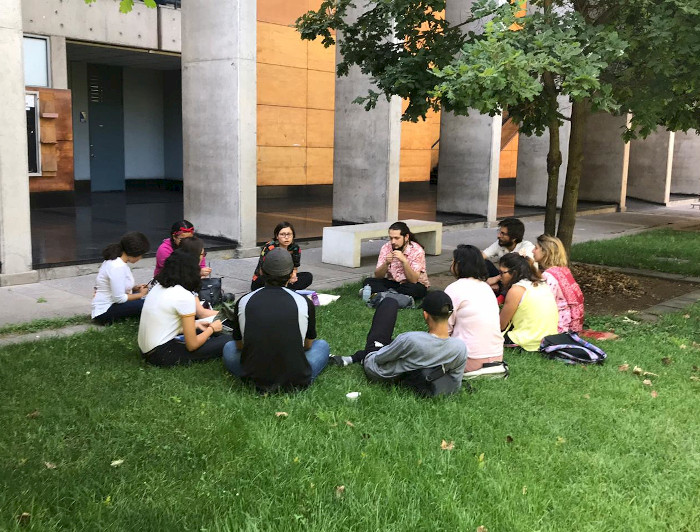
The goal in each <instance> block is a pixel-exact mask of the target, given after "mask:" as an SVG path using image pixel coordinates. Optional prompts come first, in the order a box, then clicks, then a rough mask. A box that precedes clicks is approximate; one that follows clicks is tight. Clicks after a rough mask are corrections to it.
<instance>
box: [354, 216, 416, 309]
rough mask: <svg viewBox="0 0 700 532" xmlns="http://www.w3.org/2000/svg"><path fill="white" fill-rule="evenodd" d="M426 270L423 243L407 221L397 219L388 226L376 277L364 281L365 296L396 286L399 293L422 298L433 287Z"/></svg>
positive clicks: (375, 273) (366, 297)
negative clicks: (417, 238) (386, 238)
mask: <svg viewBox="0 0 700 532" xmlns="http://www.w3.org/2000/svg"><path fill="white" fill-rule="evenodd" d="M425 270H426V268H425V250H424V249H423V246H421V245H420V244H419V243H418V242H417V241H416V239H415V236H414V235H413V233H411V230H410V229H409V228H408V226H407V225H406V224H405V223H404V222H395V223H393V224H391V225H390V226H389V242H387V243H386V244H384V245H383V246H382V249H381V250H380V251H379V259H378V260H377V268H376V269H375V270H374V277H368V278H367V279H365V280H364V281H363V282H362V284H363V286H364V287H365V288H364V289H363V290H364V291H363V292H362V294H363V298H364V299H365V300H367V299H368V298H369V295H370V294H372V293H379V292H386V291H387V290H389V289H391V288H393V289H394V290H396V291H397V292H398V293H399V294H405V295H407V296H411V297H414V298H416V299H420V298H422V297H424V296H425V294H426V292H427V291H428V287H429V286H430V281H429V280H428V274H427V273H426V271H425ZM367 287H369V288H367Z"/></svg>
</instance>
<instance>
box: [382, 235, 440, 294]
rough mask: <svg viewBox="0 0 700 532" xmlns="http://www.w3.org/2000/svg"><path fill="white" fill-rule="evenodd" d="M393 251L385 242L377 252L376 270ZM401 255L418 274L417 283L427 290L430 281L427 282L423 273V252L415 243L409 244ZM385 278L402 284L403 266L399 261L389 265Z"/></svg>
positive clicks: (396, 260) (403, 277)
mask: <svg viewBox="0 0 700 532" xmlns="http://www.w3.org/2000/svg"><path fill="white" fill-rule="evenodd" d="M392 251H393V249H392V247H391V242H387V243H386V244H384V245H383V246H382V249H381V250H380V251H379V259H378V260H377V268H379V267H380V266H381V265H382V264H384V263H385V262H386V258H387V257H388V256H389V253H391V252H392ZM403 254H404V255H405V256H406V259H407V260H408V265H409V266H410V267H411V269H412V270H413V271H414V272H418V282H419V283H421V284H422V285H423V286H425V287H426V288H428V287H429V286H430V281H429V280H428V274H427V273H425V250H424V249H423V248H422V247H421V246H419V245H418V244H416V243H415V242H409V243H408V245H407V246H406V249H404V251H403ZM386 278H387V279H391V280H393V281H396V282H399V283H403V282H405V281H406V272H405V271H404V269H403V264H402V263H401V261H400V260H399V259H394V260H392V261H391V264H389V267H388V268H387V270H386Z"/></svg>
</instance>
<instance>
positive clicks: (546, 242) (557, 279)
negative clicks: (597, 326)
mask: <svg viewBox="0 0 700 532" xmlns="http://www.w3.org/2000/svg"><path fill="white" fill-rule="evenodd" d="M533 255H534V257H535V260H536V261H537V265H538V266H539V268H540V271H541V272H542V278H543V279H544V280H545V281H546V282H547V286H549V289H550V290H551V291H552V294H553V295H554V299H555V300H556V302H557V309H558V310H559V324H558V326H557V329H558V331H559V332H560V333H562V332H567V331H573V332H581V331H582V330H583V292H581V287H580V286H579V285H578V283H577V282H576V280H575V279H574V276H573V275H572V274H571V270H570V269H569V268H568V265H569V260H568V258H567V256H566V249H564V245H563V244H562V243H561V240H559V239H558V238H557V237H554V236H549V235H540V236H538V237H537V244H536V245H535V251H534V252H533Z"/></svg>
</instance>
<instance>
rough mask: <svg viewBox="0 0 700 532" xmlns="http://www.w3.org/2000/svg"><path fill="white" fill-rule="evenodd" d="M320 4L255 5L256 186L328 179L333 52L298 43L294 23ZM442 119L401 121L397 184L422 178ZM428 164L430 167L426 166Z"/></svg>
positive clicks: (269, 1) (283, 1) (305, 0)
mask: <svg viewBox="0 0 700 532" xmlns="http://www.w3.org/2000/svg"><path fill="white" fill-rule="evenodd" d="M320 4H321V0H258V27H257V29H258V43H257V52H258V59H257V62H258V65H257V71H258V124H257V127H258V184H259V185H305V184H309V185H311V184H330V183H332V182H333V115H334V108H335V47H331V48H324V47H323V45H322V44H321V43H320V41H319V40H317V41H311V42H308V41H302V40H301V38H300V37H299V34H298V33H297V32H296V30H295V29H294V27H293V23H294V21H295V20H296V19H297V17H299V16H300V15H301V14H303V13H305V12H306V11H308V10H309V9H317V8H318V6H319V5H320ZM439 135H440V116H439V114H431V115H429V116H428V120H427V121H426V122H419V123H417V124H411V123H403V124H402V129H401V170H400V178H401V181H427V180H428V179H429V174H430V168H431V166H432V165H434V164H435V163H436V160H437V148H436V149H432V150H431V146H432V144H433V143H435V141H436V140H437V139H438V137H439ZM431 161H432V162H431Z"/></svg>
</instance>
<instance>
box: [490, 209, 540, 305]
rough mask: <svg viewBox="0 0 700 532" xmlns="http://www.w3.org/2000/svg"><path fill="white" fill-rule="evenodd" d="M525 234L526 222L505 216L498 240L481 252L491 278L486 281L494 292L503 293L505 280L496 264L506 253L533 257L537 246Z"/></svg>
mask: <svg viewBox="0 0 700 532" xmlns="http://www.w3.org/2000/svg"><path fill="white" fill-rule="evenodd" d="M524 236H525V224H523V222H521V221H520V220H519V219H517V218H512V217H511V218H503V220H501V221H500V222H498V233H497V235H496V242H494V243H493V244H491V245H490V246H489V247H487V248H486V249H485V250H483V251H482V252H481V253H482V255H483V256H484V259H485V260H486V269H487V271H488V274H489V278H488V279H487V280H486V282H487V283H488V284H489V286H490V287H491V288H492V289H493V291H494V292H500V293H503V288H504V287H503V282H502V280H501V276H500V275H499V273H498V268H497V267H496V265H497V264H498V261H499V260H500V259H501V257H502V256H503V255H505V254H506V253H517V254H519V255H522V256H524V257H529V258H532V253H533V251H534V249H535V246H534V245H533V244H532V242H530V241H528V240H523V237H524Z"/></svg>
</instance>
